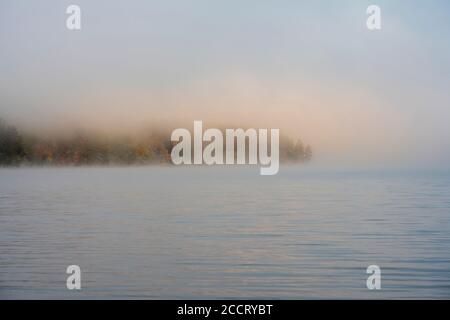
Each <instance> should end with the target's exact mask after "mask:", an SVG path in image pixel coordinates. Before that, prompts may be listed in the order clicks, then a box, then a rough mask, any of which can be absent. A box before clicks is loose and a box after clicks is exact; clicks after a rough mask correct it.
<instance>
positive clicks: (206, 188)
mask: <svg viewBox="0 0 450 320" xmlns="http://www.w3.org/2000/svg"><path fill="white" fill-rule="evenodd" d="M73 264H75V265H79V266H80V268H81V286H82V288H81V290H68V289H67V288H66V278H67V277H68V275H67V274H66V268H67V266H69V265H73ZM373 264H374V265H378V266H380V268H381V290H368V289H367V287H366V279H367V277H368V276H369V275H368V274H366V268H367V266H369V265H373ZM0 298H2V299H13V298H20V299H30V298H38V299H47V298H63V299H65V298H67V299H80V298H83V299H97V298H109V299H115V298H148V299H164V298H168V299H170V298H193V299H203V298H280V299H281V298H287V299H309V298H313V299H316V298H319V299H321V298H338V299H345V298H358V299H359V298H376V299H377V298H450V175H449V174H448V173H447V174H444V173H439V172H435V173H406V172H403V173H400V172H384V173H383V172H371V173H369V172H353V173H352V172H332V171H320V170H307V169H305V168H303V167H282V168H281V171H280V173H279V174H278V175H276V176H260V175H259V170H258V169H257V168H217V167H216V168H195V167H187V168H178V167H139V168H129V167H124V168H45V169H42V168H41V169H2V170H0Z"/></svg>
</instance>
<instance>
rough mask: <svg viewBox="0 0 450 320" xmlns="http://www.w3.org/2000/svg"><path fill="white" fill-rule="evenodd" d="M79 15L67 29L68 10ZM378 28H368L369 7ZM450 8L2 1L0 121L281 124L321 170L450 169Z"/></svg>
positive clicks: (124, 125)
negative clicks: (375, 166) (324, 165)
mask: <svg viewBox="0 0 450 320" xmlns="http://www.w3.org/2000/svg"><path fill="white" fill-rule="evenodd" d="M73 3H76V4H78V5H79V6H80V7H81V10H82V30H81V31H68V30H67V29H66V27H65V19H66V17H67V16H66V14H65V9H66V7H67V6H68V5H69V4H73ZM370 4H377V5H379V6H380V7H381V10H382V30H380V31H375V32H374V31H369V30H367V28H366V17H367V16H366V13H365V11H366V8H367V6H368V5H370ZM449 12H450V3H449V2H448V1H429V2H425V1H421V0H414V1H406V0H403V1H354V0H348V1H331V0H327V1H325V0H322V1H312V0H310V1H299V0H295V1H275V0H273V1H234V0H233V1H230V0H227V1H208V0H191V1H186V0H179V1H125V0H114V1H112V0H105V1H98V0H96V1H85V0H77V1H60V0H53V1H49V0H45V1H14V0H3V1H1V2H0V49H1V50H0V117H3V118H5V119H6V120H8V121H10V122H13V123H16V124H22V125H27V126H30V127H33V128H46V127H55V128H61V127H66V126H82V127H88V128H92V127H97V128H100V129H108V130H112V129H114V130H130V129H131V128H134V127H141V126H142V125H144V124H147V123H155V122H163V123H179V122H183V123H185V124H186V125H190V124H192V122H193V120H203V121H204V123H208V122H210V123H211V125H216V124H230V123H231V124H233V125H234V124H236V125H240V124H242V125H249V126H253V127H269V128H280V129H281V130H282V132H283V131H284V132H286V133H288V134H290V135H295V136H299V137H301V138H302V139H303V140H304V141H305V142H307V143H310V144H312V146H313V148H314V150H315V155H316V159H317V161H324V162H327V161H329V162H340V161H342V162H347V163H395V164H398V163H408V164H409V165H415V164H421V165H422V164H424V163H425V164H430V165H433V166H445V165H446V164H447V163H450V126H449V125H448V122H449V119H450V90H449V88H450V41H449V40H448V39H450V19H449V18H448V15H449Z"/></svg>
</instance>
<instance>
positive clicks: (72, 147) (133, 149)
mask: <svg viewBox="0 0 450 320" xmlns="http://www.w3.org/2000/svg"><path fill="white" fill-rule="evenodd" d="M173 145H174V143H173V142H172V141H170V134H169V133H166V132H163V131H161V130H153V131H149V132H148V133H147V134H142V135H140V136H126V135H122V136H114V137H107V136H102V135H96V134H89V133H86V132H74V133H73V134H70V135H67V136H57V137H43V136H38V135H34V134H27V133H21V132H20V131H19V130H18V129H17V128H16V127H14V126H11V125H8V124H7V123H6V122H5V121H3V120H2V119H0V165H1V166H21V165H30V166H31V165H42V166H45V165H56V166H80V165H139V164H142V165H144V164H161V163H171V158H170V153H171V150H172V147H173ZM311 158H312V150H311V147H310V146H308V145H304V144H303V143H302V141H301V140H293V139H291V138H288V137H285V136H281V137H280V160H281V161H283V162H292V163H301V162H306V161H309V160H311Z"/></svg>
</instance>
